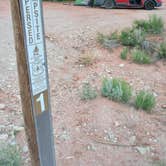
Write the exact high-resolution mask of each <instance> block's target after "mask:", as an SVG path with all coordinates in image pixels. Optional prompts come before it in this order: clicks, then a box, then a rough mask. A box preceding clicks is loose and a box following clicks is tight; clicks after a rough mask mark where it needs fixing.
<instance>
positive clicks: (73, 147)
mask: <svg viewBox="0 0 166 166" xmlns="http://www.w3.org/2000/svg"><path fill="white" fill-rule="evenodd" d="M151 14H157V15H160V16H162V18H163V19H164V21H165V24H166V5H165V4H164V6H163V7H162V8H160V9H156V10H153V11H145V10H129V9H120V10H118V9H116V10H103V9H99V8H94V9H91V8H87V7H76V6H71V5H63V4H59V3H44V18H45V30H46V41H47V52H48V65H49V74H50V85H51V99H52V113H53V119H54V131H55V142H56V155H57V165H58V166H78V165H79V166H150V165H151V163H152V162H153V161H154V160H162V159H165V158H166V142H165V138H166V130H165V126H166V120H165V119H166V114H165V112H166V110H165V109H164V108H162V106H163V105H164V104H166V88H165V87H166V77H165V75H166V66H165V65H164V63H163V61H159V62H158V63H156V65H149V66H146V65H142V66H140V65H135V64H133V63H130V62H127V61H125V62H124V61H122V60H121V59H120V58H119V56H118V54H119V52H120V48H119V49H117V50H114V52H113V53H112V54H110V53H109V52H108V51H107V50H105V49H102V48H100V47H99V46H98V44H97V43H96V34H97V32H103V33H106V34H107V33H110V32H112V31H114V30H117V29H118V30H120V29H122V28H124V27H128V26H131V23H132V22H133V21H134V20H135V19H143V18H148V16H149V15H151ZM0 34H1V35H0V43H1V47H0V78H1V80H0V104H1V107H2V106H3V105H4V107H2V108H0V125H4V126H6V127H8V126H9V125H18V126H20V125H22V124H23V120H22V116H21V106H20V102H19V101H20V97H19V90H18V84H17V72H16V61H15V51H14V43H13V34H12V24H11V13H10V8H9V1H8V0H6V1H4V0H0ZM86 52H90V54H92V55H95V56H97V62H96V63H94V64H93V65H92V66H90V67H84V66H82V65H79V64H78V63H77V62H78V59H79V56H80V55H81V54H83V53H86ZM120 64H124V67H123V68H121V67H120V66H119V65H120ZM145 71H146V72H145ZM104 75H107V76H109V77H121V78H124V79H126V80H127V81H128V82H130V83H131V84H132V85H133V87H134V89H135V90H139V89H141V88H145V89H150V90H152V91H153V92H154V93H155V94H156V98H157V105H156V107H155V110H154V113H153V114H152V115H148V114H146V113H144V112H141V111H136V110H135V109H134V107H133V106H126V105H123V104H118V103H115V102H112V101H108V100H107V99H103V98H102V97H98V98H97V99H95V100H93V101H90V102H82V101H81V100H80V97H79V89H80V87H81V85H82V83H83V82H85V81H89V82H91V83H93V84H94V85H96V86H97V87H98V88H99V87H100V86H99V85H100V82H101V78H102V77H103V76H104ZM20 135H21V136H20ZM20 135H18V136H17V139H16V140H17V142H19V144H21V146H22V147H23V149H24V150H25V146H26V142H25V140H24V139H25V138H24V136H23V133H20ZM19 136H20V137H19ZM110 142H115V143H117V144H129V145H132V144H137V147H132V146H131V147H121V146H112V145H110ZM145 145H146V146H145ZM27 156H28V153H27V151H26V152H25V154H24V157H25V158H27ZM26 162H28V160H27V161H26ZM25 165H26V166H27V165H28V164H27V163H25Z"/></svg>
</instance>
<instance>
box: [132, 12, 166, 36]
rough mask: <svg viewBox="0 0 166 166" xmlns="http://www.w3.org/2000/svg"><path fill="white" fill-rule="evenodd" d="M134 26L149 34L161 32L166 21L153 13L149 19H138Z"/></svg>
mask: <svg viewBox="0 0 166 166" xmlns="http://www.w3.org/2000/svg"><path fill="white" fill-rule="evenodd" d="M134 27H135V28H137V29H138V28H140V29H142V30H143V31H144V32H146V33H149V34H160V33H162V32H163V30H164V21H163V19H162V18H161V17H159V16H157V15H152V16H150V17H149V19H148V20H136V21H135V22H134Z"/></svg>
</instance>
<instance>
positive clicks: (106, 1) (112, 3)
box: [103, 0, 114, 9]
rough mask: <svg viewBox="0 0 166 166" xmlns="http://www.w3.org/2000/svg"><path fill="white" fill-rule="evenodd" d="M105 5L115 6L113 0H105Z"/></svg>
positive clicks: (110, 7)
mask: <svg viewBox="0 0 166 166" xmlns="http://www.w3.org/2000/svg"><path fill="white" fill-rule="evenodd" d="M103 7H104V8H106V9H112V8H113V7H114V2H113V0H105V2H104V5H103Z"/></svg>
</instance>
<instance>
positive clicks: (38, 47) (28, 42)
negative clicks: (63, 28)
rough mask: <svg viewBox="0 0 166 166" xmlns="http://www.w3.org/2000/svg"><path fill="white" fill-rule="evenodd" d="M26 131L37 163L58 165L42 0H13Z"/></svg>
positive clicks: (41, 165)
mask: <svg viewBox="0 0 166 166" xmlns="http://www.w3.org/2000/svg"><path fill="white" fill-rule="evenodd" d="M11 11H12V19H13V27H14V37H15V49H16V55H17V66H18V75H19V84H20V93H21V100H22V111H23V115H24V122H25V130H26V135H27V140H28V145H29V150H30V154H31V159H32V165H33V166H55V150H54V139H53V129H52V119H51V111H50V97H49V83H48V69H47V59H46V49H45V39H44V28H43V27H44V26H43V12H42V2H41V0H11Z"/></svg>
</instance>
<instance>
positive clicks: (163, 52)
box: [159, 42, 166, 58]
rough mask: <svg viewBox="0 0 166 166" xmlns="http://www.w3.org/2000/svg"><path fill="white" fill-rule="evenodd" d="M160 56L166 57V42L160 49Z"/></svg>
mask: <svg viewBox="0 0 166 166" xmlns="http://www.w3.org/2000/svg"><path fill="white" fill-rule="evenodd" d="M159 56H160V58H166V42H163V43H161V45H160V49H159Z"/></svg>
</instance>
